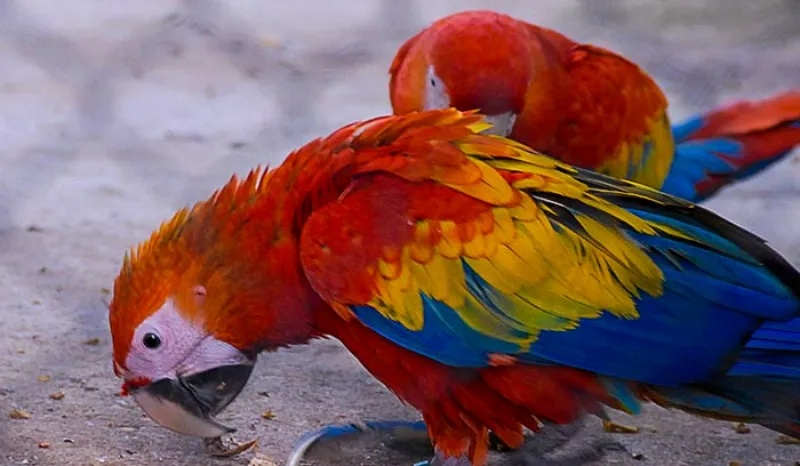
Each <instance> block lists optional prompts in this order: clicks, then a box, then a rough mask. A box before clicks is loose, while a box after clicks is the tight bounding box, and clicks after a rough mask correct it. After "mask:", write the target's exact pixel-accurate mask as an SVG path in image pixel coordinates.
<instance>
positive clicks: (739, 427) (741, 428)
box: [733, 422, 750, 434]
mask: <svg viewBox="0 0 800 466" xmlns="http://www.w3.org/2000/svg"><path fill="white" fill-rule="evenodd" d="M733 430H735V431H736V433H737V434H749V433H750V428H749V427H747V425H746V424H745V423H744V422H740V423H738V424H736V425H735V426H734V427H733Z"/></svg>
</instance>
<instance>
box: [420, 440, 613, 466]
mask: <svg viewBox="0 0 800 466" xmlns="http://www.w3.org/2000/svg"><path fill="white" fill-rule="evenodd" d="M609 452H627V449H626V448H625V447H624V446H623V445H622V444H620V443H619V442H615V441H613V440H611V439H600V440H595V441H594V442H592V443H591V444H589V445H588V446H586V447H584V448H582V449H581V450H580V451H578V452H576V453H571V454H569V455H562V456H560V457H557V458H548V457H546V456H545V454H544V453H543V452H542V450H541V445H540V444H539V443H538V442H536V438H535V437H532V438H530V439H528V441H527V442H525V444H524V445H523V446H522V447H520V448H519V449H517V450H515V451H514V452H512V453H509V454H508V455H505V456H503V457H502V458H501V459H500V460H498V461H495V462H489V465H490V466H586V465H589V464H592V463H595V462H597V461H600V460H602V459H603V458H605V456H606V454H607V453H609ZM414 466H472V463H470V462H469V460H468V459H467V458H465V457H458V458H445V457H444V455H442V454H441V453H440V452H438V451H437V452H436V454H435V456H434V457H433V459H431V460H430V461H421V462H419V463H416V464H414Z"/></svg>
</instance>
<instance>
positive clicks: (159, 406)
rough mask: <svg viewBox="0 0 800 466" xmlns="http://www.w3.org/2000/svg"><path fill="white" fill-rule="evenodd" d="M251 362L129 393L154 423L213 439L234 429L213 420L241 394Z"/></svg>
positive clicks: (162, 381) (249, 372)
mask: <svg viewBox="0 0 800 466" xmlns="http://www.w3.org/2000/svg"><path fill="white" fill-rule="evenodd" d="M252 372H253V364H237V365H231V366H220V367H217V368H214V369H210V370H207V371H205V372H199V373H197V374H194V375H190V376H187V377H181V378H177V379H161V380H157V381H155V382H153V383H151V384H149V385H146V386H143V387H139V388H136V389H131V396H133V399H134V400H136V403H137V404H138V405H139V406H140V407H141V408H142V410H143V411H144V412H145V413H146V414H147V415H148V416H150V418H151V419H153V420H154V421H155V422H157V423H158V424H160V425H162V426H164V427H166V428H167V429H170V430H172V431H174V432H177V433H179V434H183V435H188V436H192V437H204V438H209V437H211V438H213V437H220V436H222V435H225V434H229V433H231V432H234V431H235V430H236V429H233V428H231V427H226V426H224V425H222V424H220V423H219V422H217V421H216V420H215V419H214V416H215V415H217V414H219V413H220V412H221V411H222V410H223V409H225V408H226V407H227V406H228V405H229V404H230V403H231V402H232V401H233V400H234V399H236V397H237V396H238V395H239V393H241V391H242V389H243V388H244V386H245V385H246V384H247V381H248V380H249V379H250V374H251V373H252Z"/></svg>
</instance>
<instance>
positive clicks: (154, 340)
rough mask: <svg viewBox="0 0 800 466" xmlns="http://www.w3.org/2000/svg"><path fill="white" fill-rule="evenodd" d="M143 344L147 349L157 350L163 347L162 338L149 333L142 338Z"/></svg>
mask: <svg viewBox="0 0 800 466" xmlns="http://www.w3.org/2000/svg"><path fill="white" fill-rule="evenodd" d="M142 344H143V345H144V347H145V348H147V349H156V348H158V347H159V346H161V338H160V337H159V336H158V335H156V334H155V333H153V332H147V333H145V334H144V337H143V338H142Z"/></svg>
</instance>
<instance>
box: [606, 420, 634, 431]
mask: <svg viewBox="0 0 800 466" xmlns="http://www.w3.org/2000/svg"><path fill="white" fill-rule="evenodd" d="M603 432H609V433H612V434H638V433H639V428H638V427H633V426H626V425H624V424H617V423H616V422H614V421H611V420H608V419H606V420H603Z"/></svg>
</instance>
